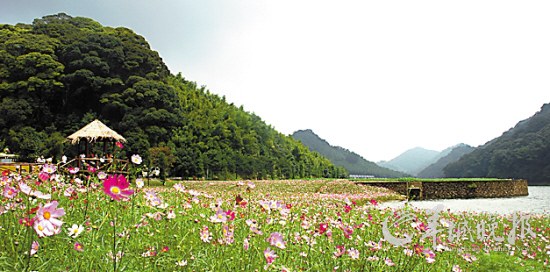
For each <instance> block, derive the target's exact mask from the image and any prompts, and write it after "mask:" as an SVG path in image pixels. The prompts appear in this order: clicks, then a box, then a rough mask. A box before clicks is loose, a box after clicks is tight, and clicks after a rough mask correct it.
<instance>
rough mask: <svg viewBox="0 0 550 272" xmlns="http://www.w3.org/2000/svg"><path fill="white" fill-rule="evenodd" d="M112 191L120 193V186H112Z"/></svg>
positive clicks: (116, 193)
mask: <svg viewBox="0 0 550 272" xmlns="http://www.w3.org/2000/svg"><path fill="white" fill-rule="evenodd" d="M111 193H113V194H115V195H118V194H120V188H118V187H116V186H113V187H111Z"/></svg>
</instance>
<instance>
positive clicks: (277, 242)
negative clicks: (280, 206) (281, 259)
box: [267, 232, 286, 249]
mask: <svg viewBox="0 0 550 272" xmlns="http://www.w3.org/2000/svg"><path fill="white" fill-rule="evenodd" d="M267 241H268V242H269V244H270V245H272V246H275V247H278V248H280V249H285V248H286V245H285V241H284V240H283V235H281V234H280V233H279V232H273V233H271V235H269V237H268V238H267Z"/></svg>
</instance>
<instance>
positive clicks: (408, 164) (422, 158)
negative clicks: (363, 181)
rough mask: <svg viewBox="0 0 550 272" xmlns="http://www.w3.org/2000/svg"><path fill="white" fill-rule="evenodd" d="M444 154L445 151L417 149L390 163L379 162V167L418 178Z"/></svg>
mask: <svg viewBox="0 0 550 272" xmlns="http://www.w3.org/2000/svg"><path fill="white" fill-rule="evenodd" d="M449 152H450V150H449ZM442 153H443V151H442V152H438V151H435V150H429V149H425V148H422V147H415V148H411V149H409V150H407V151H405V152H403V153H401V154H400V155H399V156H397V157H395V158H393V159H391V160H389V161H381V162H378V165H379V166H382V167H387V168H389V169H392V170H395V171H400V172H405V173H407V174H410V175H413V176H416V175H417V174H418V173H419V172H420V171H422V169H424V168H426V167H427V166H428V165H430V164H432V163H434V162H435V161H437V160H438V159H439V158H440V156H441V155H442ZM444 155H446V154H443V156H444Z"/></svg>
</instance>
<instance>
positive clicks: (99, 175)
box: [97, 171, 107, 180]
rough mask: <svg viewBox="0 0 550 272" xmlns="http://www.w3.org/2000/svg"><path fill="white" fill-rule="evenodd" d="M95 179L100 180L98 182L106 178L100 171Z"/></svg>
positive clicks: (105, 174)
mask: <svg viewBox="0 0 550 272" xmlns="http://www.w3.org/2000/svg"><path fill="white" fill-rule="evenodd" d="M97 178H98V179H100V180H104V179H106V178H107V173H105V172H103V171H100V172H98V173H97Z"/></svg>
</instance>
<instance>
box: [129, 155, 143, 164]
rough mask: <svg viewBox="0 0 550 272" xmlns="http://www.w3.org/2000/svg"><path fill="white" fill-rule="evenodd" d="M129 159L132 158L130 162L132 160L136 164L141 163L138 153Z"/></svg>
mask: <svg viewBox="0 0 550 272" xmlns="http://www.w3.org/2000/svg"><path fill="white" fill-rule="evenodd" d="M131 159H132V162H133V163H134V164H138V165H139V164H141V162H142V159H141V157H140V156H139V155H137V154H134V155H132V158H131Z"/></svg>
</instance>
